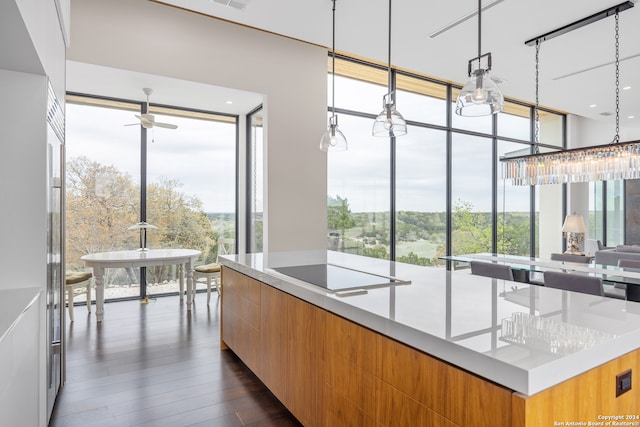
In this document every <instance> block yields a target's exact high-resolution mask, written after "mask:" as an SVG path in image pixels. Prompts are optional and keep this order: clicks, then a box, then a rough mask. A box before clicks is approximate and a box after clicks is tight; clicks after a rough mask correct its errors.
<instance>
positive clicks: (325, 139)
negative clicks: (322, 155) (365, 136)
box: [320, 114, 347, 151]
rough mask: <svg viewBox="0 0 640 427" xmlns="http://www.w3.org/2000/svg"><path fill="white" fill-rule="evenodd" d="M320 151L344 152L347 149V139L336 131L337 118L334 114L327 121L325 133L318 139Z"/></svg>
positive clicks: (338, 130)
mask: <svg viewBox="0 0 640 427" xmlns="http://www.w3.org/2000/svg"><path fill="white" fill-rule="evenodd" d="M320 149H321V150H322V151H345V150H346V149H347V138H345V136H344V134H343V133H342V132H341V131H340V129H338V116H336V115H335V114H334V115H333V116H331V118H330V119H329V126H327V131H326V132H325V133H324V135H322V138H321V139H320Z"/></svg>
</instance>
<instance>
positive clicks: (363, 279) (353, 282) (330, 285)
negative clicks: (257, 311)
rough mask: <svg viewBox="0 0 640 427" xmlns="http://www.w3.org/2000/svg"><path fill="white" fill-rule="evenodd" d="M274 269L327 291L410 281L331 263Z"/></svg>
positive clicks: (383, 285) (374, 286)
mask: <svg viewBox="0 0 640 427" xmlns="http://www.w3.org/2000/svg"><path fill="white" fill-rule="evenodd" d="M274 270H275V271H277V272H278V273H281V274H284V275H286V276H290V277H293V278H294V279H298V280H302V281H303V282H307V283H311V284H313V285H316V286H319V287H321V288H324V289H327V290H329V291H347V290H353V289H371V288H381V287H386V286H392V285H404V284H408V283H410V282H409V281H406V280H400V279H397V278H392V277H385V276H379V275H377V274H372V273H365V272H363V271H358V270H352V269H350V268H346V267H340V266H338V265H333V264H310V265H296V266H293V267H277V268H274Z"/></svg>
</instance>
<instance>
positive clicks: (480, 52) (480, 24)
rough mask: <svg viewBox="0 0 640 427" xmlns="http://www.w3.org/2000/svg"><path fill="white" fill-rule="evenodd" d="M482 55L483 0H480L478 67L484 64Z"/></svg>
mask: <svg viewBox="0 0 640 427" xmlns="http://www.w3.org/2000/svg"><path fill="white" fill-rule="evenodd" d="M480 56H482V0H478V68H480V67H481V65H482V64H481V63H480Z"/></svg>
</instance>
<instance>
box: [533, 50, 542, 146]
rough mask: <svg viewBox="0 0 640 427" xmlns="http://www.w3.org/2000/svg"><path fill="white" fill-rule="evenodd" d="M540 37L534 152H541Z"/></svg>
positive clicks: (537, 61)
mask: <svg viewBox="0 0 640 427" xmlns="http://www.w3.org/2000/svg"><path fill="white" fill-rule="evenodd" d="M541 45H542V42H540V39H538V40H536V108H535V119H534V120H535V139H534V146H533V152H534V154H540V145H539V143H540V89H539V88H540V46H541Z"/></svg>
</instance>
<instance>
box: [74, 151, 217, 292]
mask: <svg viewBox="0 0 640 427" xmlns="http://www.w3.org/2000/svg"><path fill="white" fill-rule="evenodd" d="M66 182H67V191H66V237H67V243H66V259H67V266H66V268H67V269H77V268H82V263H81V261H80V257H81V256H82V255H85V254H88V253H94V252H103V251H112V250H124V249H137V248H138V247H139V240H140V234H139V232H137V231H132V230H128V227H129V226H131V225H133V224H135V223H137V222H138V221H139V220H140V219H139V218H140V216H139V215H140V214H139V211H140V207H139V202H138V200H139V198H140V187H139V184H137V183H135V182H134V181H133V179H132V178H131V177H130V176H129V175H127V174H124V173H122V172H120V171H119V170H118V169H116V168H115V167H113V166H105V165H101V164H100V163H98V162H95V161H90V160H89V159H87V158H86V157H77V158H73V159H70V160H69V161H68V162H67V166H66ZM181 186H182V185H181V183H179V182H178V181H176V180H170V179H166V178H161V179H159V180H158V181H157V182H154V183H151V184H149V185H148V186H147V221H148V222H149V223H151V224H153V225H155V226H157V227H158V229H150V230H148V232H147V247H149V248H154V247H155V248H160V247H162V248H190V249H198V250H200V251H202V253H203V254H204V255H205V257H206V258H205V261H207V262H210V261H213V259H215V254H216V247H215V241H216V239H217V237H218V234H217V232H216V231H215V229H214V228H213V225H212V224H213V223H212V221H211V220H210V219H209V218H208V217H207V215H206V214H205V213H204V212H203V210H202V202H201V201H200V200H199V199H198V198H197V197H195V196H190V195H187V194H185V193H184V192H182V191H180V190H179V189H180V187H181ZM111 270H114V271H111ZM111 270H108V271H107V274H109V275H110V277H107V283H118V282H121V283H130V279H129V278H128V277H127V276H128V275H127V274H124V273H123V272H122V271H118V269H111ZM148 273H149V276H150V277H149V281H150V283H153V281H154V280H155V281H160V279H161V278H162V275H163V273H164V272H163V270H162V269H149V270H148Z"/></svg>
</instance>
